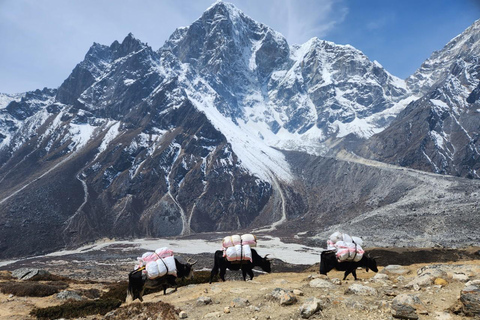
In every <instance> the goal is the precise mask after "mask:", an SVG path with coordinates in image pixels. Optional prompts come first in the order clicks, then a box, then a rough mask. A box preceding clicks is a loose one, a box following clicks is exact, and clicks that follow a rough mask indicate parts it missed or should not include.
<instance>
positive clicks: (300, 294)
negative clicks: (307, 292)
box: [293, 289, 303, 297]
mask: <svg viewBox="0 0 480 320" xmlns="http://www.w3.org/2000/svg"><path fill="white" fill-rule="evenodd" d="M293 294H294V295H296V296H299V297H302V296H303V291H302V290H299V289H293Z"/></svg>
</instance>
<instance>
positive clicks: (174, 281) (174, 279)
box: [168, 277, 178, 292]
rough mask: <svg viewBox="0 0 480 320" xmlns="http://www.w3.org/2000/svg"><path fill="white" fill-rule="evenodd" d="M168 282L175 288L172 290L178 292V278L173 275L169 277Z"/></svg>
mask: <svg viewBox="0 0 480 320" xmlns="http://www.w3.org/2000/svg"><path fill="white" fill-rule="evenodd" d="M168 283H169V284H170V286H172V287H173V288H174V289H173V291H172V292H176V291H177V287H178V285H177V279H176V278H173V277H172V278H169V279H168Z"/></svg>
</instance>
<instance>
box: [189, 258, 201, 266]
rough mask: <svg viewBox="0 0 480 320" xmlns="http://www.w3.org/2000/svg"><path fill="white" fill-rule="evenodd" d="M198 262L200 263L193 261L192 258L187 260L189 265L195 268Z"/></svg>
mask: <svg viewBox="0 0 480 320" xmlns="http://www.w3.org/2000/svg"><path fill="white" fill-rule="evenodd" d="M191 261H193V262H191ZM197 262H198V260H193V259H190V258H188V259H187V263H189V264H190V265H191V266H193V265H194V264H195V263H197Z"/></svg>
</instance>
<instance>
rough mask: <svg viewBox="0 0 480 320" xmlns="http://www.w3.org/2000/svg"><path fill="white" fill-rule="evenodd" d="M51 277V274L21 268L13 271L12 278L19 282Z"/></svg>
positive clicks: (34, 269)
mask: <svg viewBox="0 0 480 320" xmlns="http://www.w3.org/2000/svg"><path fill="white" fill-rule="evenodd" d="M48 275H50V272H48V271H46V270H42V269H36V268H20V269H16V270H13V271H12V277H14V278H17V279H19V280H36V279H42V278H44V277H45V276H48Z"/></svg>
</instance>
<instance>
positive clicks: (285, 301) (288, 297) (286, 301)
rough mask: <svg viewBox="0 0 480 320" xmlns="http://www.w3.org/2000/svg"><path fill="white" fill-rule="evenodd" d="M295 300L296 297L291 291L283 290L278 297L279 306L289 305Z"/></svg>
mask: <svg viewBox="0 0 480 320" xmlns="http://www.w3.org/2000/svg"><path fill="white" fill-rule="evenodd" d="M295 302H297V297H296V296H295V295H294V294H293V292H291V291H290V292H285V293H284V294H282V296H281V297H280V305H281V306H289V305H291V304H294V303H295Z"/></svg>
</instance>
